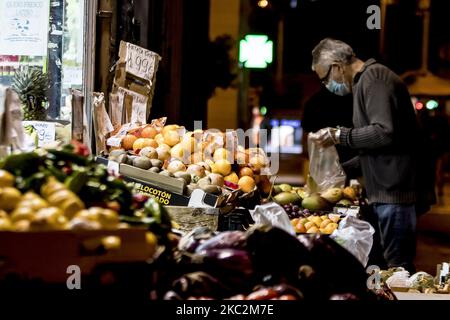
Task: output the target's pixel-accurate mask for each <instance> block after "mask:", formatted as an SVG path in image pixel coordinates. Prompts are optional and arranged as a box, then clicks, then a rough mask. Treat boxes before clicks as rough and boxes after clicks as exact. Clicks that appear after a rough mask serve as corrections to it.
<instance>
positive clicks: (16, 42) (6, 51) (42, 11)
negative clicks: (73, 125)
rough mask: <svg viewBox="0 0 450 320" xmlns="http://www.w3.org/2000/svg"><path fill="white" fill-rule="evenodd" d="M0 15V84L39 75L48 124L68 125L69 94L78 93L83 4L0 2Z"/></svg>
mask: <svg viewBox="0 0 450 320" xmlns="http://www.w3.org/2000/svg"><path fill="white" fill-rule="evenodd" d="M0 12H1V13H2V14H1V16H0V85H5V86H11V85H12V83H13V79H14V77H15V75H16V73H17V72H24V71H25V72H26V71H27V70H30V69H37V70H39V71H41V72H42V73H43V74H45V75H47V78H48V79H49V85H48V90H47V98H48V99H47V101H46V102H45V103H44V106H45V108H46V110H47V114H48V117H49V119H57V120H68V121H70V119H71V103H70V102H71V99H70V94H71V89H80V90H81V89H83V58H84V34H83V33H84V24H85V21H84V19H85V17H86V15H85V0H56V1H55V0H30V1H15V0H0ZM25 78H26V77H25Z"/></svg>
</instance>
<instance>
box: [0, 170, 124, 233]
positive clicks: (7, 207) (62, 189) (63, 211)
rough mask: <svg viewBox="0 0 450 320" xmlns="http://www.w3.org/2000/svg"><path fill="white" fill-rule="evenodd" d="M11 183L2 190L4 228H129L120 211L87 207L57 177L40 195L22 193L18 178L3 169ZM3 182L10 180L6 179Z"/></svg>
mask: <svg viewBox="0 0 450 320" xmlns="http://www.w3.org/2000/svg"><path fill="white" fill-rule="evenodd" d="M0 175H1V176H2V177H3V178H4V179H5V178H7V179H8V181H10V182H12V183H10V186H5V183H3V184H2V185H3V188H2V189H0V210H2V211H0V231H20V232H25V231H56V230H100V229H107V230H108V229H118V228H120V227H127V226H126V225H121V224H120V220H119V214H118V212H117V211H114V210H111V209H106V208H96V207H91V208H89V209H86V208H85V204H84V203H83V202H82V201H81V199H80V198H79V197H78V196H77V195H76V194H75V193H73V192H72V191H70V190H69V189H68V188H67V187H66V185H64V184H63V183H60V182H58V181H57V180H56V179H55V178H54V177H50V178H48V180H47V181H46V182H45V183H44V184H43V185H42V187H41V191H40V193H39V194H36V193H34V192H32V191H29V192H27V193H25V194H22V193H21V192H20V191H19V190H18V189H16V188H14V187H13V186H12V184H13V182H14V177H13V176H12V175H11V174H10V173H8V172H5V171H3V170H0ZM3 182H6V180H4V181H3Z"/></svg>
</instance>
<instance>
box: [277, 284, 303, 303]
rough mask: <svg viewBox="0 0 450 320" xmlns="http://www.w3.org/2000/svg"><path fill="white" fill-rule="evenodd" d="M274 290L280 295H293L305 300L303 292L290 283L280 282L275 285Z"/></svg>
mask: <svg viewBox="0 0 450 320" xmlns="http://www.w3.org/2000/svg"><path fill="white" fill-rule="evenodd" d="M273 290H275V292H276V293H277V294H278V296H280V297H281V296H286V295H291V296H294V297H296V298H297V300H303V293H302V292H301V291H300V290H298V289H297V288H295V287H293V286H291V285H288V284H279V285H277V286H275V287H273Z"/></svg>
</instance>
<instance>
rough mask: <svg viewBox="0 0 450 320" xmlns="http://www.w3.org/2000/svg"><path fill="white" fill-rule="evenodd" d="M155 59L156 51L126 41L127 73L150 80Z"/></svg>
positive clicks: (156, 56) (157, 57)
mask: <svg viewBox="0 0 450 320" xmlns="http://www.w3.org/2000/svg"><path fill="white" fill-rule="evenodd" d="M156 59H159V56H158V55H157V54H156V53H154V52H151V51H149V50H145V49H143V48H141V47H138V46H136V45H133V44H131V43H127V56H126V67H125V70H126V72H127V73H130V74H133V75H135V76H137V77H139V78H141V79H144V80H147V81H149V82H151V81H152V79H153V76H154V72H155V64H156Z"/></svg>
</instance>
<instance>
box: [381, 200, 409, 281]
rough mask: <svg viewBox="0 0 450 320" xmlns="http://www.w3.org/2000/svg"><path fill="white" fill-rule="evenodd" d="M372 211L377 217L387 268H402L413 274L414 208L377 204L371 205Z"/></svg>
mask: <svg viewBox="0 0 450 320" xmlns="http://www.w3.org/2000/svg"><path fill="white" fill-rule="evenodd" d="M373 210H374V212H375V214H376V215H377V216H378V223H379V226H380V233H381V245H382V248H383V251H384V258H385V259H386V262H387V264H388V266H389V268H392V267H403V268H405V269H406V270H408V271H409V272H410V273H414V272H415V267H414V258H415V256H416V224H417V216H416V209H415V206H414V205H402V204H380V203H377V204H374V205H373Z"/></svg>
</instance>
